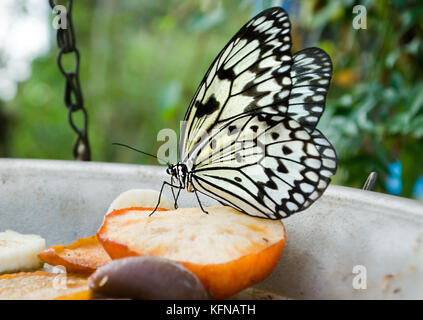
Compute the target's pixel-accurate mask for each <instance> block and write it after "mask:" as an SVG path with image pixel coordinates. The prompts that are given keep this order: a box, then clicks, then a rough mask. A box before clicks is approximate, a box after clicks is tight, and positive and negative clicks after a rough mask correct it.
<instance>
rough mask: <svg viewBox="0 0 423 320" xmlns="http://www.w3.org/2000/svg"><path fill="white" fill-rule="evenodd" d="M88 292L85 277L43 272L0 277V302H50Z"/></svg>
mask: <svg viewBox="0 0 423 320" xmlns="http://www.w3.org/2000/svg"><path fill="white" fill-rule="evenodd" d="M83 290H88V281H87V278H86V277H81V276H78V275H73V274H58V273H48V272H44V271H35V272H20V273H13V274H6V275H3V276H0V300H50V299H55V298H57V297H60V296H63V295H69V294H73V293H76V292H79V291H83Z"/></svg>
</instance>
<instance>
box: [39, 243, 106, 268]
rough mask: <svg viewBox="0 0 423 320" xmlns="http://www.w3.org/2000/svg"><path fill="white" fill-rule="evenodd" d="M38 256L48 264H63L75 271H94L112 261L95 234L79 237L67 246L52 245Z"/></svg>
mask: <svg viewBox="0 0 423 320" xmlns="http://www.w3.org/2000/svg"><path fill="white" fill-rule="evenodd" d="M38 257H39V258H40V259H41V260H43V261H44V262H46V263H48V264H51V265H53V266H57V265H62V266H64V267H65V268H66V271H67V272H75V273H93V272H94V271H95V270H97V269H98V268H100V267H102V266H104V265H106V264H107V263H109V262H111V261H112V259H111V258H110V257H109V255H108V254H107V252H106V251H105V250H104V248H103V246H102V245H101V244H100V243H99V242H98V240H97V237H96V236H95V235H94V236H92V237H88V238H82V239H78V240H76V241H75V242H74V243H72V244H70V245H67V246H64V245H59V246H54V247H50V248H48V249H46V250H44V251H42V252H40V253H39V254H38Z"/></svg>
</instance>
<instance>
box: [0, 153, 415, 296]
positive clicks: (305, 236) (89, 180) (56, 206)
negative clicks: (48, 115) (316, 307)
mask: <svg viewBox="0 0 423 320" xmlns="http://www.w3.org/2000/svg"><path fill="white" fill-rule="evenodd" d="M165 169H166V168H165V167H156V166H139V165H122V164H110V163H101V162H90V163H87V162H74V161H52V160H19V159H0V231H4V230H7V229H11V230H15V231H17V232H20V233H25V234H27V233H30V234H39V235H41V236H42V237H43V238H45V239H46V240H47V245H48V246H51V245H58V244H68V243H71V242H73V241H75V240H76V238H81V237H87V236H90V235H93V234H94V233H95V232H96V231H97V229H98V228H99V226H100V225H101V223H102V220H103V216H104V214H105V213H106V212H107V210H108V207H109V205H110V204H111V202H112V201H113V199H115V198H116V197H117V196H118V195H119V194H121V193H122V192H124V191H126V190H129V189H154V190H159V189H160V187H161V184H162V182H163V181H164V180H165V179H168V175H167V174H166V173H165ZM165 193H166V196H167V198H168V199H173V198H172V196H171V193H170V191H169V190H168V189H167V188H165ZM200 198H201V200H202V203H203V204H204V205H205V206H212V205H216V204H217V202H216V201H214V200H213V199H210V198H208V197H205V196H200ZM179 206H180V207H194V206H198V204H197V200H196V198H195V196H194V195H193V194H190V193H187V192H186V191H182V192H181V196H180V201H179ZM283 222H284V224H285V226H286V231H287V242H286V246H285V249H284V252H283V254H282V258H281V260H280V262H279V264H278V266H277V267H276V269H275V271H274V272H273V273H272V275H271V276H270V277H269V278H267V279H266V280H265V281H263V282H262V283H260V284H259V285H257V286H256V287H258V288H260V289H264V290H268V291H271V292H273V293H276V294H279V295H282V296H286V297H289V298H294V299H422V298H423V204H422V203H420V202H418V201H414V200H409V199H403V198H399V197H393V196H388V195H384V194H379V193H375V192H370V191H362V190H357V189H352V188H345V187H339V186H332V185H331V186H329V188H328V189H327V190H326V192H325V194H324V195H323V196H322V197H321V198H320V199H319V200H318V201H317V202H316V203H315V204H314V205H312V206H311V207H310V208H309V209H307V210H306V211H304V212H301V213H298V214H295V215H293V216H291V217H289V218H288V219H285V220H283ZM353 272H355V273H353Z"/></svg>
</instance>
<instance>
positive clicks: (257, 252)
mask: <svg viewBox="0 0 423 320" xmlns="http://www.w3.org/2000/svg"><path fill="white" fill-rule="evenodd" d="M206 211H208V212H209V214H204V213H203V212H202V211H201V209H200V208H189V209H188V208H185V209H178V210H172V211H164V212H163V211H162V212H156V213H154V214H153V215H151V216H150V215H149V214H150V211H149V210H147V211H146V210H144V211H143V210H140V209H139V208H138V209H135V210H134V208H127V209H122V210H116V211H113V212H112V213H109V214H108V215H106V217H105V219H104V222H103V225H102V226H101V228H100V229H99V231H98V233H97V236H98V239H99V241H100V242H101V243H102V245H103V247H104V248H105V250H106V251H107V252H108V254H109V255H110V257H111V258H112V259H118V258H123V257H127V256H136V255H154V256H158V257H163V258H167V259H171V260H174V261H177V262H179V263H181V264H182V265H183V266H185V267H186V268H187V269H189V270H190V271H192V272H193V273H194V274H195V275H197V277H198V278H199V279H200V281H201V282H202V283H203V285H204V287H205V288H206V289H207V290H208V291H209V292H210V294H211V296H212V297H213V298H215V299H224V298H227V297H230V296H232V295H233V294H235V293H237V292H239V291H241V290H242V289H244V288H246V287H249V286H251V285H253V284H255V283H258V282H260V281H262V280H263V279H264V278H266V277H267V276H268V275H269V274H270V273H271V272H272V270H273V269H274V267H275V266H276V264H277V262H278V260H279V258H280V255H281V253H282V250H283V247H284V244H285V229H284V226H283V224H282V222H281V221H274V220H265V219H259V218H254V217H250V216H247V215H245V214H242V213H240V212H238V211H236V210H234V209H232V208H230V207H210V208H206Z"/></svg>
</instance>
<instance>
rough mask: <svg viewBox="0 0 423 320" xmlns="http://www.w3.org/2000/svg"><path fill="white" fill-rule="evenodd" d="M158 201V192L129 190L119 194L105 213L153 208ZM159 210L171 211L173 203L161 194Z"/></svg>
mask: <svg viewBox="0 0 423 320" xmlns="http://www.w3.org/2000/svg"><path fill="white" fill-rule="evenodd" d="M158 199H159V192H158V191H156V190H151V189H131V190H128V191H125V192H123V193H121V194H120V195H119V196H118V197H117V198H116V199H115V200H113V202H112V204H111V205H110V207H109V209H108V210H107V213H109V212H111V211H113V210H117V209H123V208H129V207H144V208H155V207H156V204H157V200H158ZM159 207H160V208H163V209H169V210H173V209H174V207H173V202H172V201H170V200H169V198H167V197H166V196H165V195H163V194H162V196H161V199H160V205H159Z"/></svg>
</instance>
